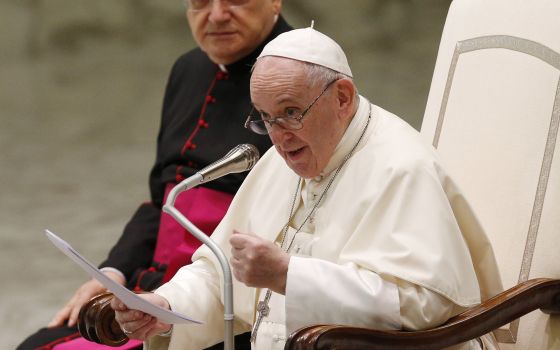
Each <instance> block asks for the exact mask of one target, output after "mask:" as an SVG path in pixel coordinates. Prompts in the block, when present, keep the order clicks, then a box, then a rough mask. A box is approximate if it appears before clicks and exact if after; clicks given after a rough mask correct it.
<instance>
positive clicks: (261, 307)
mask: <svg viewBox="0 0 560 350" xmlns="http://www.w3.org/2000/svg"><path fill="white" fill-rule="evenodd" d="M271 296H272V291H271V290H270V289H267V290H266V295H265V296H264V300H263V301H259V303H258V304H257V312H258V313H259V315H258V316H257V321H256V322H255V325H254V326H253V331H252V332H251V343H253V342H254V341H255V339H256V338H257V331H258V330H259V326H260V325H261V322H262V320H263V318H264V317H266V316H268V314H269V313H270V307H269V306H268V302H269V301H270V297H271Z"/></svg>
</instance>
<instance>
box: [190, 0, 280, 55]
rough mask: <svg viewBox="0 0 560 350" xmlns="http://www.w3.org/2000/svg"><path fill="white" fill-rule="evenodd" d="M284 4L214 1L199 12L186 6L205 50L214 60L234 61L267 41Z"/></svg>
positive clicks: (275, 1) (272, 0) (261, 0)
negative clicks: (229, 3)
mask: <svg viewBox="0 0 560 350" xmlns="http://www.w3.org/2000/svg"><path fill="white" fill-rule="evenodd" d="M281 7H282V0H248V2H247V3H246V4H243V5H241V6H233V7H230V6H229V5H228V4H227V2H225V1H222V0H211V1H209V4H208V5H207V7H206V8H204V9H202V10H200V11H192V10H189V9H187V19H188V21H189V26H190V28H191V32H192V33H193V36H194V39H195V40H196V42H197V43H198V45H199V46H200V48H201V49H202V51H204V52H206V54H207V55H208V56H209V57H210V59H211V60H212V61H213V62H215V63H219V64H231V63H233V62H236V61H237V60H239V59H241V58H243V57H245V56H247V55H248V54H250V53H251V52H252V51H253V50H254V49H255V48H256V47H257V46H259V45H260V44H261V43H262V42H263V41H264V39H265V38H266V37H267V36H268V34H270V31H271V30H272V27H273V26H274V17H275V15H277V14H279V13H280V9H281Z"/></svg>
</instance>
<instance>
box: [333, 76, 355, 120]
mask: <svg viewBox="0 0 560 350" xmlns="http://www.w3.org/2000/svg"><path fill="white" fill-rule="evenodd" d="M334 88H335V90H336V97H337V107H338V110H339V114H340V116H341V117H342V118H344V119H346V118H351V117H352V116H354V114H355V113H356V110H357V109H358V90H357V89H356V86H355V85H354V82H353V81H352V79H349V78H342V79H339V80H337V81H336V82H335V86H334Z"/></svg>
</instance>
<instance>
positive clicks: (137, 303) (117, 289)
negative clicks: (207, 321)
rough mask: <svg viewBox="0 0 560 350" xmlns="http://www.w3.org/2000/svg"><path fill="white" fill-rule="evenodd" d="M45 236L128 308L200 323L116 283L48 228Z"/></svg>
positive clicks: (170, 319) (170, 320)
mask: <svg viewBox="0 0 560 350" xmlns="http://www.w3.org/2000/svg"><path fill="white" fill-rule="evenodd" d="M45 234H46V236H47V238H48V239H49V240H50V241H51V242H52V243H53V244H54V245H55V246H56V247H57V248H58V249H60V250H61V251H62V252H63V253H64V254H66V255H67V256H68V257H69V258H70V259H72V260H73V261H74V262H75V263H76V264H78V265H79V266H80V267H81V268H82V269H84V271H86V272H87V273H88V274H89V275H90V276H91V277H93V278H95V279H96V280H98V281H99V282H101V283H102V284H103V285H104V286H105V287H106V288H107V289H108V290H110V291H111V292H112V293H113V294H114V295H115V296H116V297H117V298H118V299H120V301H121V302H122V303H123V304H124V305H126V306H127V307H128V308H129V309H132V310H140V311H142V312H144V313H147V314H150V315H152V316H154V317H156V318H157V319H159V321H161V322H164V323H167V324H175V323H200V322H199V321H196V320H193V319H191V318H189V317H187V316H185V315H182V314H179V313H176V312H173V311H170V310H168V309H165V308H163V307H161V306H158V305H155V304H152V303H150V302H149V301H147V300H145V299H144V298H141V297H139V296H138V295H136V294H134V293H133V292H131V291H130V290H128V289H127V288H126V287H124V286H122V285H120V284H118V283H117V282H115V281H113V280H112V279H110V278H109V277H107V276H106V275H105V274H104V273H103V272H101V271H99V269H98V268H97V267H95V266H94V265H93V264H92V263H90V262H89V261H88V260H86V259H85V258H84V257H83V256H82V255H80V254H79V253H78V252H77V251H76V250H75V249H74V248H72V246H70V245H69V244H68V243H67V242H66V241H64V240H63V239H62V238H60V237H58V236H57V235H55V234H54V233H52V232H51V231H49V230H45Z"/></svg>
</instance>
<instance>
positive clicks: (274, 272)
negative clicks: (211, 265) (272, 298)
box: [229, 230, 290, 294]
mask: <svg viewBox="0 0 560 350" xmlns="http://www.w3.org/2000/svg"><path fill="white" fill-rule="evenodd" d="M229 243H230V244H231V258H230V263H231V267H232V271H233V275H234V276H235V278H236V279H237V280H238V281H240V282H242V283H245V284H246V285H247V286H249V287H258V288H269V289H271V290H273V291H274V292H276V293H280V294H285V293H286V279H287V274H288V264H289V262H290V256H289V255H288V254H287V253H286V252H284V251H283V250H282V249H280V247H278V246H277V245H276V244H274V243H272V242H270V241H268V240H265V239H263V238H261V237H258V236H256V235H254V234H249V233H241V232H239V231H235V230H234V231H233V235H232V236H231V238H230V240H229Z"/></svg>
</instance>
